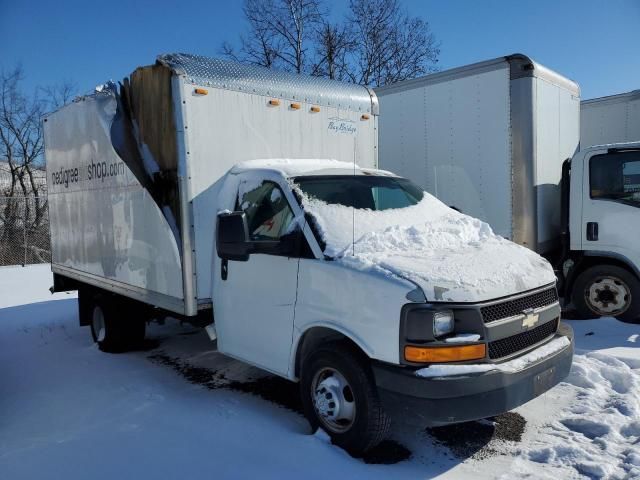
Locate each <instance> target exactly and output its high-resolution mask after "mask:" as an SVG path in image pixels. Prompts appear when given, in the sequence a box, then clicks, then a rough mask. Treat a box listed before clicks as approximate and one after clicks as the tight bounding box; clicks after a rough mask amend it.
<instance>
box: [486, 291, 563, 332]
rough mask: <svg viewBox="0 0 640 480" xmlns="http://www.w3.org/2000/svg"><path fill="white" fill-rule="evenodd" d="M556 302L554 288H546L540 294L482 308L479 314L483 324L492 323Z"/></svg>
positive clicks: (556, 294) (556, 296)
mask: <svg viewBox="0 0 640 480" xmlns="http://www.w3.org/2000/svg"><path fill="white" fill-rule="evenodd" d="M557 301H558V292H556V289H555V288H553V287H552V288H548V289H547V290H542V291H541V292H537V293H534V294H533V295H528V296H526V297H520V298H514V299H513V300H507V301H506V302H502V303H495V304H493V305H488V306H486V307H482V308H481V309H480V312H481V313H482V319H483V320H484V323H489V322H493V321H494V320H500V319H502V318H508V317H513V316H515V315H520V314H521V313H522V312H523V311H525V310H527V309H529V308H540V307H546V306H547V305H551V304H553V303H556V302H557Z"/></svg>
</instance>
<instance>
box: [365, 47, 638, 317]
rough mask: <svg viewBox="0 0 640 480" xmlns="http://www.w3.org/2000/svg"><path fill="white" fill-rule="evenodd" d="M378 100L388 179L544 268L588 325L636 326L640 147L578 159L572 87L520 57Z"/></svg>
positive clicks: (434, 78)
mask: <svg viewBox="0 0 640 480" xmlns="http://www.w3.org/2000/svg"><path fill="white" fill-rule="evenodd" d="M376 94H377V96H378V99H379V103H380V121H379V125H380V153H379V160H380V167H381V168H384V169H389V170H392V171H394V172H396V173H398V174H399V175H402V176H404V177H406V178H408V179H409V180H412V181H414V182H416V183H417V184H418V185H419V186H421V187H423V188H424V189H425V190H427V191H428V192H430V193H432V194H434V195H435V196H436V197H438V198H439V199H441V200H442V201H443V202H445V203H446V204H448V205H450V206H453V207H455V208H457V209H459V210H460V211H462V212H464V213H467V214H469V215H472V216H474V217H478V218H480V219H481V220H484V221H486V222H488V223H489V224H490V225H491V227H492V228H493V229H494V231H495V232H496V233H498V234H500V235H502V236H503V237H505V238H508V239H510V240H512V241H514V242H516V243H518V244H520V245H524V246H526V247H528V248H531V249H532V250H534V251H536V252H538V253H540V254H542V255H544V256H545V257H547V258H548V259H549V260H550V261H551V262H552V264H553V265H554V267H555V269H556V273H557V275H558V278H559V280H560V282H559V289H560V293H561V295H563V296H564V298H565V301H567V302H570V301H573V304H574V305H575V307H576V308H577V309H578V310H579V312H580V313H581V315H583V316H594V315H598V316H600V315H611V316H616V317H618V318H620V319H622V320H629V321H638V319H639V317H640V248H639V246H638V243H637V241H636V239H637V238H638V235H639V234H640V230H639V228H640V221H639V220H640V217H639V214H640V211H639V210H638V208H637V207H638V201H639V200H640V199H639V195H640V194H639V193H638V191H637V185H638V182H637V181H636V180H637V178H636V176H635V175H636V174H637V173H636V170H637V168H638V165H640V164H639V163H638V161H639V160H640V158H639V157H638V151H637V145H634V144H627V145H626V146H625V145H617V146H616V145H609V146H605V147H602V148H597V149H584V150H582V151H578V150H579V143H580V137H579V135H580V129H579V124H580V117H579V115H580V89H579V87H578V85H577V84H576V83H574V82H572V81H571V80H568V79H567V78H565V77H563V76H561V75H559V74H558V73H555V72H553V71H551V70H549V69H547V68H545V67H543V66H542V65H540V64H538V63H536V62H534V61H533V60H531V59H530V58H528V57H526V56H525V55H521V54H516V55H511V56H507V57H500V58H496V59H494V60H489V61H485V62H480V63H476V64H473V65H468V66H464V67H460V68H454V69H452V70H447V71H443V72H438V73H435V74H432V75H428V76H426V77H422V78H417V79H413V80H407V81H404V82H399V83H396V84H393V85H390V86H385V87H383V88H379V89H377V90H376ZM583 108H584V105H583ZM612 140H613V139H607V141H608V142H610V141H612ZM622 147H625V148H622ZM572 157H573V160H571V161H570V162H569V161H567V160H570V159H571V158H572ZM605 164H606V165H607V166H606V167H604V166H603V165H605ZM569 192H571V193H569Z"/></svg>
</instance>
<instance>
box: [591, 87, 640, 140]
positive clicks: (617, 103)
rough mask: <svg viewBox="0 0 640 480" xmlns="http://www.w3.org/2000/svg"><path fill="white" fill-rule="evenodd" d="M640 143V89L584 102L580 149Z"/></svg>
mask: <svg viewBox="0 0 640 480" xmlns="http://www.w3.org/2000/svg"><path fill="white" fill-rule="evenodd" d="M638 140H640V90H633V91H632V92H627V93H620V94H618V95H611V96H608V97H600V98H592V99H590V100H583V101H582V102H581V103H580V147H581V148H588V147H592V146H593V145H605V144H608V143H622V142H635V141H638Z"/></svg>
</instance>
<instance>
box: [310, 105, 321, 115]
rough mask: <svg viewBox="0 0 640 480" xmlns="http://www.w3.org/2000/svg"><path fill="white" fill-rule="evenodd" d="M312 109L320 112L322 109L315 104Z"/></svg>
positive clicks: (314, 111)
mask: <svg viewBox="0 0 640 480" xmlns="http://www.w3.org/2000/svg"><path fill="white" fill-rule="evenodd" d="M310 110H311V111H312V112H313V113H318V112H319V111H320V107H318V106H317V105H314V106H313V107H311V108H310Z"/></svg>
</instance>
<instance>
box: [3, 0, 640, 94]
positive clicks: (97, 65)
mask: <svg viewBox="0 0 640 480" xmlns="http://www.w3.org/2000/svg"><path fill="white" fill-rule="evenodd" d="M401 1H402V2H403V3H404V4H405V5H406V7H407V9H408V10H409V12H410V13H411V14H413V15H419V16H422V17H423V18H424V19H426V20H427V21H428V22H429V23H430V25H431V28H432V30H433V32H434V33H435V35H436V37H437V39H438V40H439V41H440V42H441V55H440V68H441V69H446V68H451V67H456V66H460V65H465V64H468V63H472V62H475V61H480V60H486V59H489V58H494V57H498V56H501V55H506V54H510V53H515V52H521V53H525V54H527V55H529V56H531V57H533V58H534V59H535V60H537V61H538V62H540V63H542V64H544V65H546V66H547V67H550V68H552V69H554V70H557V71H558V72H560V73H562V74H563V75H565V76H567V77H569V78H571V79H573V80H576V81H578V82H579V83H580V85H581V87H582V97H583V98H593V97H598V96H603V95H610V94H614V93H620V92H623V91H628V90H633V89H637V88H640V61H639V60H640V53H639V52H638V47H640V28H639V25H640V0H609V1H604V0H602V1H600V0H582V1H577V0H565V1H561V0H555V1H552V0H536V1H530V2H524V1H516V0H511V1H508V0H486V1H485V0H449V1H444V0H440V1H436V0H401ZM328 3H329V4H330V5H333V8H334V10H335V11H337V12H339V11H343V10H345V6H346V3H347V2H346V0H344V1H340V0H334V1H330V2H328ZM243 30H244V23H243V19H242V12H241V1H240V0H226V1H216V0H209V1H204V0H203V1H200V2H169V1H165V0H156V1H149V0H128V1H126V2H117V1H111V2H87V1H77V0H58V1H56V2H51V1H49V2H47V1H44V0H32V1H18V0H0V68H5V69H6V68H10V67H11V66H12V65H14V64H15V63H16V62H20V63H21V64H22V65H23V67H24V69H25V73H26V75H27V77H28V82H27V86H28V87H29V88H34V87H35V86H36V85H47V84H55V83H57V82H60V81H62V80H64V79H71V80H73V81H74V82H75V83H76V85H77V86H78V89H79V90H80V91H88V90H90V89H91V88H92V87H93V86H94V85H96V84H98V83H101V82H103V81H104V80H107V79H110V78H111V79H114V80H119V79H121V78H122V77H124V76H125V75H126V74H128V73H129V72H131V71H132V70H133V69H134V68H135V67H136V66H138V65H143V64H150V63H153V61H154V59H155V56H156V54H158V53H160V52H170V51H186V52H193V53H201V54H205V55H217V54H218V53H219V48H220V44H221V42H222V41H223V40H230V41H235V40H236V39H237V36H238V33H239V32H240V31H243Z"/></svg>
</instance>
